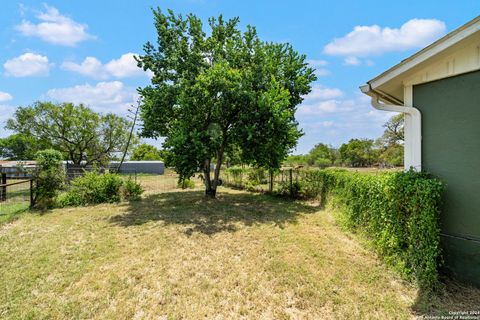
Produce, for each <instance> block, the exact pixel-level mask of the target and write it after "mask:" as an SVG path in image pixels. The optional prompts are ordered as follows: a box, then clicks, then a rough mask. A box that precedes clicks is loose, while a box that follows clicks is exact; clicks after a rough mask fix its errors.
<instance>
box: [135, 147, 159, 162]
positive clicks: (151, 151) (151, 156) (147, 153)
mask: <svg viewBox="0 0 480 320" xmlns="http://www.w3.org/2000/svg"><path fill="white" fill-rule="evenodd" d="M130 160H133V161H145V160H163V158H162V156H161V151H160V150H158V149H157V148H155V147H154V146H152V145H150V144H146V143H142V144H140V145H139V146H138V147H136V148H135V149H134V150H133V152H132V156H131V157H130Z"/></svg>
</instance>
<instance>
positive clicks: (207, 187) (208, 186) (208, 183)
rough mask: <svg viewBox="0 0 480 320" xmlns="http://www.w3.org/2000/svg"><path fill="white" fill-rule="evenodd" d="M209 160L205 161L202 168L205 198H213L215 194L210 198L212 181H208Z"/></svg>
mask: <svg viewBox="0 0 480 320" xmlns="http://www.w3.org/2000/svg"><path fill="white" fill-rule="evenodd" d="M210 161H211V160H210V159H207V160H205V166H204V168H203V174H204V175H205V196H210V197H212V198H215V194H213V196H212V180H211V179H210Z"/></svg>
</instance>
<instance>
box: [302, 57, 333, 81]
mask: <svg viewBox="0 0 480 320" xmlns="http://www.w3.org/2000/svg"><path fill="white" fill-rule="evenodd" d="M307 62H308V64H309V65H310V67H312V68H314V69H315V74H316V75H317V77H323V76H327V75H329V74H330V71H329V70H328V69H326V68H325V67H326V66H327V65H328V62H327V61H325V60H308V61H307Z"/></svg>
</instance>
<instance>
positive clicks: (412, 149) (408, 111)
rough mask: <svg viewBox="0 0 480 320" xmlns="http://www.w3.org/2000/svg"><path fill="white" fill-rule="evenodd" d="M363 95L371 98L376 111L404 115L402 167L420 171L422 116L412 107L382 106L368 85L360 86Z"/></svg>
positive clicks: (376, 94) (377, 96)
mask: <svg viewBox="0 0 480 320" xmlns="http://www.w3.org/2000/svg"><path fill="white" fill-rule="evenodd" d="M361 90H362V92H363V93H365V94H367V95H369V96H370V97H372V101H371V104H372V106H373V107H374V108H375V109H377V110H382V111H391V112H402V113H404V114H405V126H404V131H405V143H404V148H405V152H404V166H405V169H406V170H409V169H410V168H413V170H415V171H421V170H422V114H421V113H420V110H418V109H417V108H415V107H413V106H405V105H396V104H384V103H381V102H380V97H379V95H378V93H376V92H375V91H374V90H373V89H372V88H371V87H370V85H368V86H362V87H361Z"/></svg>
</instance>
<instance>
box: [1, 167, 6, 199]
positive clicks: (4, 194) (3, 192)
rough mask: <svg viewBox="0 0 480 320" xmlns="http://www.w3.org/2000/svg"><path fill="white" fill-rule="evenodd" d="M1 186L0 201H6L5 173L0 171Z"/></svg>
mask: <svg viewBox="0 0 480 320" xmlns="http://www.w3.org/2000/svg"><path fill="white" fill-rule="evenodd" d="M1 184H2V187H1V188H0V201H7V186H6V184H7V173H6V172H2V182H1Z"/></svg>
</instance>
